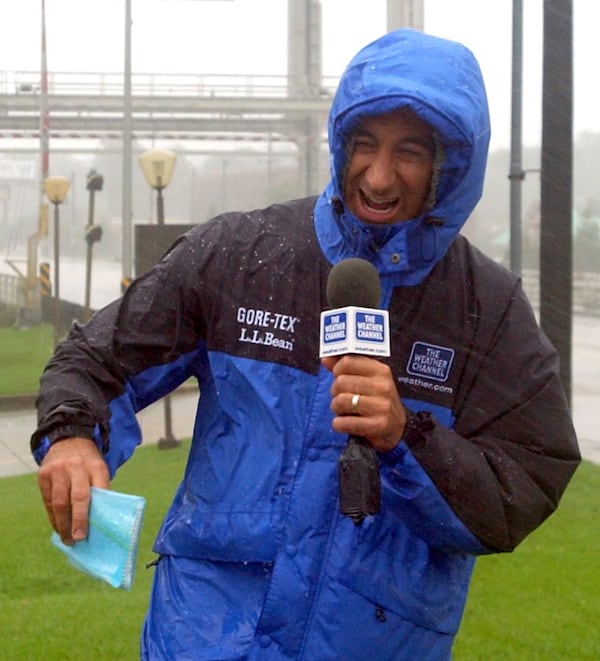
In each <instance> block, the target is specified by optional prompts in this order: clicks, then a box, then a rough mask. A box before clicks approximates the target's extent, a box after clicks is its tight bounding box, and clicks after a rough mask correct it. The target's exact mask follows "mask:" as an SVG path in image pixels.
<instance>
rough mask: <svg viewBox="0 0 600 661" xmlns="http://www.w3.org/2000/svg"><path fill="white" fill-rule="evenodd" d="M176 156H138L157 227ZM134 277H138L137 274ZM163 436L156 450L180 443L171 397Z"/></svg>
mask: <svg viewBox="0 0 600 661" xmlns="http://www.w3.org/2000/svg"><path fill="white" fill-rule="evenodd" d="M176 160H177V156H176V154H175V153H174V152H172V151H169V150H168V149H150V150H148V151H145V152H144V153H143V154H140V156H138V163H139V164H140V167H141V169H142V172H143V174H144V178H145V179H146V182H147V184H148V185H149V186H150V187H151V188H153V189H154V190H155V191H156V220H157V222H158V224H159V225H164V224H165V207H164V200H163V194H162V191H163V189H164V188H166V187H167V186H168V185H169V182H170V181H171V175H172V174H173V170H174V168H175V161H176ZM136 275H140V274H139V273H137V274H136ZM164 413H165V435H164V438H161V439H159V440H158V448H159V449H161V450H166V449H168V448H174V447H177V446H178V445H180V443H181V441H179V440H177V439H176V438H175V437H174V436H173V428H172V417H171V397H170V396H169V395H166V396H165V397H164Z"/></svg>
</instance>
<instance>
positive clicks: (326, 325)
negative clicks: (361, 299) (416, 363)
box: [319, 305, 390, 358]
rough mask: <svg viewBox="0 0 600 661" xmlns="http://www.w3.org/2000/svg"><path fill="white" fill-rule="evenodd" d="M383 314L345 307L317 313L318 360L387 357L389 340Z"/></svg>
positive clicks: (366, 309)
mask: <svg viewBox="0 0 600 661" xmlns="http://www.w3.org/2000/svg"><path fill="white" fill-rule="evenodd" d="M388 328H389V322H388V311H387V310H376V309H373V308H358V307H355V306H352V305H349V306H347V307H345V308H337V309H335V310H328V311H326V312H322V313H321V337H320V351H319V355H320V356H321V358H323V357H324V356H339V355H341V354H344V353H358V354H365V355H367V356H389V355H390V338H389V331H388Z"/></svg>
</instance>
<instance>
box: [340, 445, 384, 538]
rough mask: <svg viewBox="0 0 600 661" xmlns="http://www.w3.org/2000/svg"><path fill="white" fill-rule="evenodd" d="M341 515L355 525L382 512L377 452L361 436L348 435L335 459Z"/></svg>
mask: <svg viewBox="0 0 600 661" xmlns="http://www.w3.org/2000/svg"><path fill="white" fill-rule="evenodd" d="M338 478H339V490H340V512H341V513H342V514H343V515H344V516H348V517H350V518H351V519H352V520H353V521H354V523H355V525H357V526H359V525H361V524H362V522H363V520H364V518H365V517H366V516H369V515H371V514H377V513H378V512H379V511H380V509H381V478H380V475H379V462H378V460H377V453H376V452H375V450H374V449H373V447H372V446H371V445H370V444H369V443H368V442H367V441H366V439H364V438H363V437H362V436H354V435H350V436H349V437H348V443H347V444H346V447H345V448H344V450H343V452H342V454H341V455H340V458H339V460H338Z"/></svg>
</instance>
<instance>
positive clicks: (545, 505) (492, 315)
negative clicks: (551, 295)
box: [32, 30, 579, 661]
mask: <svg viewBox="0 0 600 661" xmlns="http://www.w3.org/2000/svg"><path fill="white" fill-rule="evenodd" d="M427 44H429V46H431V49H429V48H426V45H427ZM423 58H425V61H423ZM427 58H429V59H427ZM434 65H435V66H434ZM405 66H406V67H408V70H409V74H410V75H409V77H408V78H407V81H406V83H404V82H402V80H403V78H402V75H401V74H402V71H403V68H404V67H405ZM432 69H435V70H436V71H435V75H434V74H432ZM419 76H421V78H422V80H421V81H420V82H419V80H418V79H419ZM432 76H433V79H431V77H432ZM442 81H443V82H444V90H443V94H442V95H441V96H440V97H439V98H438V96H436V95H437V94H438V89H439V86H440V84H441V82H442ZM409 85H410V86H409ZM405 87H406V92H403V93H402V94H399V93H397V92H396V91H395V90H397V89H404V88H405ZM405 105H408V106H410V107H412V108H413V109H415V111H418V112H419V114H420V115H421V116H422V117H424V118H425V119H426V120H427V121H428V122H429V123H430V124H431V125H432V126H433V127H434V128H435V131H436V138H437V140H438V143H439V152H440V153H443V155H444V158H443V161H442V159H440V169H439V172H437V174H436V182H435V188H436V195H435V199H433V200H432V202H431V204H430V205H429V207H428V209H427V210H426V212H424V213H423V215H422V217H420V218H417V219H414V220H411V221H408V222H406V223H399V224H398V225H393V226H390V227H386V228H384V229H381V228H372V227H368V226H366V225H364V224H362V223H361V222H360V221H359V220H358V219H356V218H354V217H352V215H351V214H349V212H348V211H347V210H346V209H345V208H344V203H343V199H342V196H341V190H342V186H343V183H342V178H343V171H344V163H345V161H344V152H345V145H346V143H347V140H348V136H349V135H351V132H352V128H353V127H354V126H355V125H356V122H357V118H359V117H360V116H361V114H364V113H365V112H367V113H368V114H373V113H374V112H376V111H378V110H380V111H387V110H388V109H391V108H395V107H400V106H405ZM442 109H443V110H442ZM329 130H330V141H331V147H332V161H331V162H332V165H331V171H332V181H331V183H330V184H329V185H328V186H327V188H326V189H325V191H324V192H323V194H322V195H320V196H318V197H312V198H305V199H300V200H294V201H290V202H287V203H284V204H276V205H273V206H270V207H268V208H266V209H261V210H256V211H251V212H248V213H227V214H224V215H222V216H219V217H217V218H215V219H213V220H211V221H209V222H207V223H203V224H201V225H198V226H197V227H195V228H194V229H192V230H191V231H190V232H188V233H186V234H185V235H184V236H182V237H181V238H180V239H179V240H178V241H177V242H176V243H175V244H174V246H173V247H172V248H171V249H170V250H169V252H168V253H167V255H166V256H165V257H164V258H163V260H161V262H159V264H158V265H157V266H155V267H154V268H153V269H152V270H151V271H150V272H149V273H147V274H146V275H144V276H142V277H140V278H138V279H136V280H135V281H134V282H133V283H132V285H131V286H130V287H129V289H128V290H127V292H126V293H125V295H124V296H123V298H122V300H120V301H117V302H115V303H113V304H111V305H110V306H108V307H107V308H105V309H103V310H101V311H99V312H97V313H96V314H95V315H94V316H93V318H92V320H91V321H90V322H89V323H88V324H87V325H84V326H79V325H75V326H74V327H73V329H72V331H71V333H70V335H69V337H68V339H67V340H66V341H65V342H64V343H62V344H61V345H60V346H59V348H58V349H57V351H56V354H55V356H54V357H53V358H52V359H51V361H50V363H49V365H48V367H47V370H46V372H45V374H44V376H43V378H42V385H41V390H40V396H39V400H38V408H39V427H38V429H37V431H36V433H35V434H34V436H33V437H32V448H33V451H34V456H35V457H36V458H37V459H38V461H41V459H42V458H43V456H44V454H45V452H46V451H47V449H48V446H49V443H51V442H55V441H57V439H60V438H63V437H65V436H72V435H83V436H88V437H90V438H92V437H93V438H95V440H96V441H97V443H98V445H99V446H100V447H102V448H103V450H104V451H105V457H106V460H107V462H108V465H109V467H110V470H111V474H114V473H115V472H116V471H117V469H118V467H119V466H120V465H121V464H122V463H123V462H125V461H126V460H127V459H128V458H129V457H130V456H131V454H132V453H133V452H134V450H135V448H136V446H137V445H138V444H139V443H140V442H141V438H140V431H139V427H138V425H137V422H136V419H135V414H136V412H137V411H139V410H141V409H142V408H144V407H145V406H147V405H148V404H150V403H151V402H153V401H155V400H156V399H158V398H160V397H161V396H162V395H164V394H166V393H167V392H169V391H171V390H172V389H173V388H175V387H176V386H177V385H179V384H181V383H182V382H183V381H185V380H186V379H188V378H190V377H195V378H196V379H197V381H198V386H199V391H200V397H199V402H198V411H197V416H196V421H195V425H194V429H193V439H192V443H191V448H190V454H189V458H188V461H187V465H186V469H185V474H184V476H183V478H182V481H181V484H180V486H179V488H178V490H177V493H176V495H175V497H174V500H173V503H172V505H171V507H170V509H169V511H168V513H167V515H166V517H165V520H164V522H163V524H162V527H161V529H160V531H159V533H158V535H157V538H156V541H155V545H154V550H155V551H156V553H158V554H159V555H160V562H159V563H158V566H157V568H156V575H155V580H154V584H153V589H152V599H151V603H150V607H149V611H148V615H147V618H146V623H145V626H144V631H143V634H142V657H143V658H147V659H178V660H179V659H261V660H262V659H264V660H270V659H273V660H281V661H283V660H285V659H306V660H311V661H312V660H314V659H319V660H328V659H331V660H333V659H335V660H339V659H349V660H351V659H356V660H359V659H361V660H362V659H364V658H373V659H378V661H385V660H386V659H390V660H392V659H394V660H397V659H399V660H402V659H407V660H408V659H416V658H418V659H447V658H449V657H450V650H451V646H452V641H453V638H454V635H455V634H456V631H457V629H458V626H459V623H460V620H461V617H462V612H463V608H464V604H465V599H466V594H467V589H468V585H469V580H470V576H471V572H472V568H473V564H474V561H475V558H476V557H477V556H478V555H481V554H486V553H491V552H502V551H510V550H512V549H514V548H515V546H517V545H518V544H519V542H520V541H521V540H522V539H523V538H524V537H525V536H526V535H527V534H528V533H529V532H530V531H531V530H533V529H534V528H536V527H537V526H538V525H539V524H540V523H541V522H542V521H544V520H545V519H546V518H547V517H548V516H549V515H550V514H551V513H552V512H553V510H554V509H555V508H556V506H557V503H558V501H559V499H560V496H561V494H562V492H563V490H564V489H565V487H566V485H567V483H568V481H569V479H570V476H571V474H572V473H573V471H574V470H575V467H576V465H577V463H578V461H579V453H578V449H577V443H576V439H575V434H574V431H573V427H572V424H571V421H570V417H569V414H568V409H567V405H566V402H565V399H564V395H563V393H562V389H561V387H560V383H559V378H558V361H557V355H556V352H555V350H554V349H553V347H552V346H551V345H550V343H549V342H548V340H547V339H546V338H545V336H544V335H543V334H542V333H541V332H540V330H539V329H538V327H537V324H536V322H535V317H534V315H533V312H532V310H531V307H530V305H529V303H528V301H527V299H526V297H525V295H524V294H523V291H522V289H521V285H520V282H519V281H518V279H517V278H516V277H514V276H513V275H512V274H510V273H509V272H507V271H506V270H504V269H503V268H502V267H500V266H498V265H497V264H495V263H494V262H493V261H492V260H490V259H489V258H487V257H486V256H484V255H483V254H482V253H481V252H479V251H478V250H477V249H476V248H474V247H473V246H472V245H471V244H469V242H468V241H467V240H466V239H464V238H463V237H462V236H459V235H458V232H459V230H460V227H461V226H462V224H463V223H464V221H465V220H466V218H467V217H468V215H469V214H470V212H471V211H472V208H473V206H474V205H475V204H476V201H477V199H478V197H479V194H480V191H481V185H482V182H483V174H484V169H485V154H486V152H487V140H488V137H489V122H488V119H487V109H486V106H485V93H484V90H483V86H482V83H481V77H480V75H479V72H478V69H477V66H476V63H475V62H474V60H473V58H472V56H471V54H470V53H469V52H468V51H466V50H465V49H463V48H462V47H460V46H458V45H457V44H453V43H451V42H446V41H443V40H433V41H431V38H428V37H426V36H424V35H421V34H420V33H418V32H412V31H409V30H402V31H399V32H396V33H391V34H390V35H387V36H386V37H384V38H383V39H382V40H380V41H379V42H376V43H375V44H373V45H371V46H368V47H367V48H366V49H365V51H364V52H363V53H361V54H359V56H357V60H356V62H355V63H354V64H351V65H350V67H349V69H348V70H347V72H346V73H345V75H344V78H343V80H342V82H341V84H340V90H339V92H338V95H337V96H336V98H335V99H334V102H333V106H332V113H331V119H330V127H329ZM345 257H363V258H365V259H368V260H369V261H371V262H372V263H373V264H375V266H376V267H377V269H378V271H379V273H380V277H381V281H382V300H381V306H382V307H385V308H387V309H388V310H389V313H390V334H391V358H389V359H386V360H388V361H389V364H390V366H391V368H392V372H393V374H394V376H395V379H396V383H397V387H398V390H399V393H400V395H401V397H402V401H403V403H404V405H405V406H406V407H407V408H408V409H410V410H411V411H412V412H413V413H414V415H412V416H411V425H410V428H409V429H408V430H407V432H406V434H405V437H404V438H403V439H401V441H400V443H399V445H398V446H397V447H396V448H395V449H394V450H393V451H391V452H389V453H385V454H383V453H381V454H379V457H378V458H379V463H380V472H381V480H382V499H383V502H382V508H381V512H380V513H379V514H377V515H374V516H369V517H367V518H366V519H365V521H364V522H363V523H362V525H360V526H357V525H355V524H354V523H353V522H352V520H351V519H349V518H347V517H344V516H342V515H341V514H340V513H339V502H338V483H337V462H338V458H339V456H340V453H341V451H342V449H343V447H344V446H345V444H346V441H347V438H346V437H344V436H343V435H340V434H338V433H336V432H334V431H333V430H332V428H331V422H332V417H333V414H332V412H331V410H330V394H329V389H330V386H331V378H332V377H331V375H330V374H329V372H327V371H326V370H325V369H324V368H323V367H321V366H320V361H319V358H318V352H319V315H320V312H321V311H322V310H324V309H326V307H327V303H326V292H325V290H326V282H327V275H328V273H329V270H330V268H331V265H332V264H334V263H336V262H337V261H339V260H340V259H343V258H345ZM190 431H191V430H190Z"/></svg>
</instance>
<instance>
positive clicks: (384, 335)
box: [319, 258, 390, 526]
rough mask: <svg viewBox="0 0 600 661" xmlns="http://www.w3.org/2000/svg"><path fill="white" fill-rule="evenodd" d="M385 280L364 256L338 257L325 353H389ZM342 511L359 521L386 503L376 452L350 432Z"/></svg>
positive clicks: (324, 319)
mask: <svg viewBox="0 0 600 661" xmlns="http://www.w3.org/2000/svg"><path fill="white" fill-rule="evenodd" d="M380 298H381V282H380V280H379V274H378V273H377V270H376V269H375V267H374V266H373V265H372V264H371V263H370V262H367V261H366V260H364V259H358V258H350V259H344V260H342V261H341V262H338V263H337V264H336V265H335V266H334V267H333V268H332V269H331V271H330V272H329V277H328V279H327V302H328V305H329V307H330V308H332V309H330V310H326V311H324V312H322V313H321V333H320V354H319V355H320V357H321V358H322V357H324V356H336V355H342V354H345V353H355V354H362V355H367V356H389V355H390V342H389V318H388V312H387V310H380V309H378V305H379V300H380ZM338 479H339V494H340V512H341V513H342V514H343V515H344V516H348V517H350V518H351V519H352V520H353V521H354V524H355V525H357V526H359V525H361V524H362V522H363V520H364V519H365V517H367V516H369V515H372V514H377V513H378V512H379V511H380V509H381V479H380V476H379V464H378V461H377V454H376V452H375V450H374V449H373V447H372V446H371V445H370V444H369V443H368V442H367V440H366V439H364V438H363V437H361V436H355V435H354V434H351V435H350V436H349V437H348V443H347V445H346V447H345V448H344V450H343V452H342V454H341V455H340V458H339V461H338Z"/></svg>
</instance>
